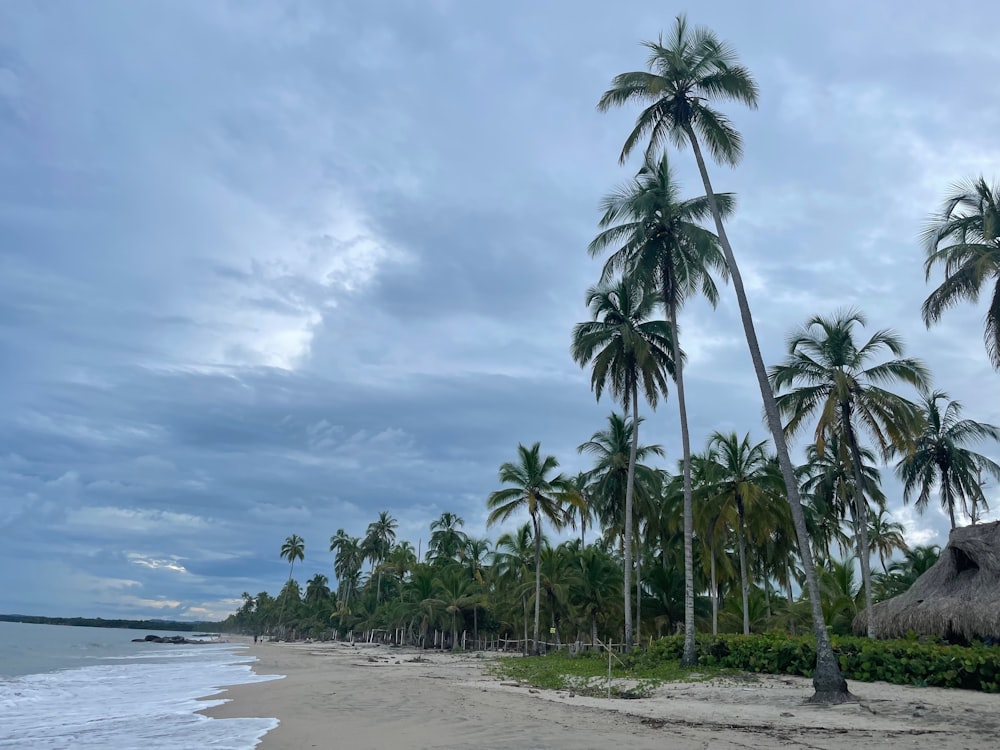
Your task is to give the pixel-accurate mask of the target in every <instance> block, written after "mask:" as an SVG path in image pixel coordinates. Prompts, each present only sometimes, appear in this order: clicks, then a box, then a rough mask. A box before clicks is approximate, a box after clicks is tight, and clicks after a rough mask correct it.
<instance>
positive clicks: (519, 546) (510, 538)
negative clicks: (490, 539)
mask: <svg viewBox="0 0 1000 750" xmlns="http://www.w3.org/2000/svg"><path fill="white" fill-rule="evenodd" d="M534 536H535V534H534V530H533V528H532V524H531V522H530V521H529V522H528V523H525V524H523V525H522V526H519V527H518V528H517V529H516V530H515V531H513V532H506V533H504V534H501V535H500V536H499V537H498V538H497V543H496V546H495V547H494V550H495V552H494V554H493V566H494V569H495V570H496V573H497V577H498V578H499V580H501V581H504V582H505V583H509V584H512V587H513V588H515V589H518V590H519V595H520V598H521V614H522V615H523V617H524V649H523V653H525V654H527V652H528V599H527V592H526V591H525V589H524V583H525V582H526V581H527V579H528V576H529V575H530V573H531V560H532V558H533V557H534V547H535V540H534ZM538 543H539V545H542V544H545V539H544V537H543V538H542V539H540V540H539V542H538ZM536 567H537V566H536Z"/></svg>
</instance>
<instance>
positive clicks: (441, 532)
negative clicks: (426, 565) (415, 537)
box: [426, 511, 467, 563]
mask: <svg viewBox="0 0 1000 750" xmlns="http://www.w3.org/2000/svg"><path fill="white" fill-rule="evenodd" d="M464 525H465V521H464V520H463V519H462V518H461V517H459V516H458V515H456V514H455V513H452V512H450V511H445V512H444V513H442V514H441V517H440V518H438V519H437V520H436V521H431V538H430V539H429V540H428V542H427V556H426V558H427V560H433V561H434V562H440V563H444V562H447V561H448V560H457V559H458V558H459V557H460V556H461V554H462V548H463V547H464V546H465V540H466V538H467V537H466V535H465V532H464V531H462V530H461V529H462V527H463V526H464Z"/></svg>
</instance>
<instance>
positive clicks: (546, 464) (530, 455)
mask: <svg viewBox="0 0 1000 750" xmlns="http://www.w3.org/2000/svg"><path fill="white" fill-rule="evenodd" d="M558 467H559V462H558V461H557V460H556V458H555V456H545V457H542V455H541V444H540V443H535V444H534V445H532V446H531V447H530V448H525V447H524V446H523V445H518V446H517V460H516V461H508V462H506V463H503V464H501V466H500V471H499V475H498V477H499V480H500V483H501V484H505V485H510V486H509V487H505V488H503V489H499V490H497V491H496V492H492V493H490V496H489V498H488V499H487V501H486V505H487V507H488V508H489V509H490V515H489V517H488V518H487V519H486V525H487V526H492V525H493V524H495V523H499V522H502V521H505V520H507V519H508V518H510V516H511V515H513V514H514V513H516V512H518V511H521V510H527V511H528V515H529V516H531V526H532V533H533V535H534V543H535V630H534V639H533V644H534V646H533V651H534V652H535V653H536V654H537V653H540V643H539V637H538V635H539V617H540V609H539V607H540V604H541V589H542V568H541V557H542V520H543V519H544V520H547V521H548V522H549V523H550V524H551V525H552V526H553V527H554V528H555V529H561V528H563V526H565V525H566V523H567V518H566V508H565V506H564V503H565V504H580V503H581V502H582V501H581V500H580V499H579V498H578V496H577V495H575V494H574V493H573V491H572V489H573V488H572V486H571V484H570V482H569V480H567V479H566V478H565V477H564V476H563V475H562V474H557V475H556V476H551V475H552V472H554V471H555V470H556V469H557V468H558Z"/></svg>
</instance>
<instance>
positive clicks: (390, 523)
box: [362, 510, 398, 602]
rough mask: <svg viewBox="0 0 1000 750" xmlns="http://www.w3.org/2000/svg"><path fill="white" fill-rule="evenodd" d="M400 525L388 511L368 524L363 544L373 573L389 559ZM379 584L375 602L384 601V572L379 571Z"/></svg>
mask: <svg viewBox="0 0 1000 750" xmlns="http://www.w3.org/2000/svg"><path fill="white" fill-rule="evenodd" d="M397 526H398V523H397V522H396V519H395V518H393V517H392V516H390V515H389V512H388V511H385V510H383V511H382V512H381V513H379V514H378V518H377V519H376V520H375V521H372V522H371V523H370V524H368V529H367V531H366V533H365V540H364V542H363V543H362V544H363V546H364V548H365V552H366V553H367V556H368V559H369V560H370V561H371V565H372V573H374V572H375V569H376V568H378V567H379V566H380V565H381V564H382V563H383V562H384V561H385V558H386V557H388V555H389V551H390V550H391V549H392V545H393V543H394V542H395V541H396V527H397ZM376 580H377V583H376V585H375V601H376V602H378V601H381V599H382V571H381V570H379V571H378V578H377V579H376Z"/></svg>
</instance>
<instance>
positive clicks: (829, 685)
mask: <svg viewBox="0 0 1000 750" xmlns="http://www.w3.org/2000/svg"><path fill="white" fill-rule="evenodd" d="M686 132H687V136H688V140H689V141H690V143H691V149H692V151H694V157H695V160H696V161H697V163H698V171H699V173H700V174H701V180H702V183H703V184H704V186H705V197H706V198H707V200H708V204H709V206H710V207H711V209H712V217H713V218H714V219H715V228H716V233H717V234H718V237H719V244H720V245H722V251H723V253H725V256H726V264H727V265H728V266H729V273H730V275H731V276H732V279H733V290H734V291H735V292H736V302H737V304H738V305H739V308H740V319H741V320H742V322H743V332H744V334H745V335H746V339H747V348H748V349H749V350H750V359H751V360H753V369H754V374H755V375H756V376H757V384H758V386H759V387H760V395H761V398H762V400H763V402H764V413H765V414H766V416H767V426H768V428H769V429H770V431H771V437H772V438H773V440H774V447H775V451H776V452H777V454H778V465H779V467H780V468H781V475H782V477H783V478H784V480H785V488H786V490H787V494H788V504H789V506H790V507H791V511H792V521H793V522H794V524H795V535H796V537H797V538H798V542H799V554H800V555H801V556H802V567H803V568H804V569H805V574H806V588H807V589H808V593H809V604H810V608H811V610H812V619H813V630H814V631H815V633H816V669H815V671H814V672H813V687H814V688H815V690H816V693H815V695H814V696H813V698H812V700H813V701H816V702H823V703H840V702H843V701H845V700H848V699H849V697H850V692H849V691H848V690H847V681H846V680H844V678H843V676H842V675H841V673H840V665H839V664H838V663H837V657H836V656H835V655H834V653H833V646H832V645H831V644H830V635H829V633H828V632H827V629H826V621H825V620H824V618H823V607H822V603H821V602H820V594H819V578H818V577H817V576H816V567H815V566H814V565H813V558H812V550H811V548H810V546H809V533H808V531H807V530H806V518H805V514H804V513H803V512H802V499H801V498H800V497H799V486H798V482H797V480H796V479H795V469H794V468H793V466H792V459H791V457H790V456H789V455H788V445H787V443H786V442H785V435H784V431H783V429H782V425H781V417H780V415H779V414H778V405H777V403H776V402H775V399H774V391H773V390H771V383H770V381H768V379H767V368H766V367H765V366H764V358H763V357H762V356H761V353H760V344H759V343H758V341H757V331H756V330H755V328H754V324H753V316H752V315H751V314H750V303H749V302H748V301H747V294H746V289H745V288H744V286H743V276H742V275H741V274H740V269H739V266H738V265H737V263H736V256H735V255H734V254H733V247H732V245H731V244H730V243H729V236H728V235H727V234H726V227H725V225H723V223H722V214H721V213H719V203H718V201H717V200H716V199H715V191H714V190H713V189H712V180H711V179H710V178H709V176H708V169H707V168H706V166H705V158H704V157H703V156H702V153H701V146H700V145H699V144H698V137H697V136H696V135H695V133H694V129H693V128H692V127H691V125H688V126H687V127H686Z"/></svg>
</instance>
